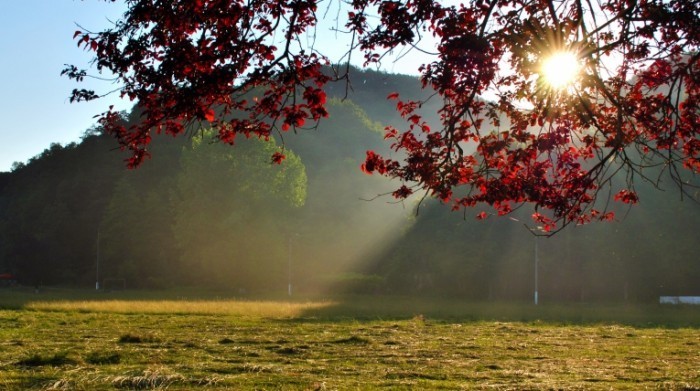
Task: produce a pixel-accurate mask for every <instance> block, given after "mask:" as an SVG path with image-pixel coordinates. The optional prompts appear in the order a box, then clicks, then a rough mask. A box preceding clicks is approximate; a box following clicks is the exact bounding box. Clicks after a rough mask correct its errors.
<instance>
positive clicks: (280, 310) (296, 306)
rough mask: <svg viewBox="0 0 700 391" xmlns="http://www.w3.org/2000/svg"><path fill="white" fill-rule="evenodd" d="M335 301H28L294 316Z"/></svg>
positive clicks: (37, 305)
mask: <svg viewBox="0 0 700 391" xmlns="http://www.w3.org/2000/svg"><path fill="white" fill-rule="evenodd" d="M332 305H335V303H333V302H330V301H327V302H325V301H318V302H304V303H290V302H281V301H240V300H202V301H198V300H195V301H192V300H188V301H185V300H94V301H37V302H31V303H28V304H26V305H25V308H26V309H30V310H38V311H71V312H107V313H120V314H132V313H147V314H197V315H235V316H249V317H255V318H277V319H284V318H294V317H299V316H302V315H303V314H304V313H307V312H309V311H312V310H318V309H322V308H325V307H329V306H332Z"/></svg>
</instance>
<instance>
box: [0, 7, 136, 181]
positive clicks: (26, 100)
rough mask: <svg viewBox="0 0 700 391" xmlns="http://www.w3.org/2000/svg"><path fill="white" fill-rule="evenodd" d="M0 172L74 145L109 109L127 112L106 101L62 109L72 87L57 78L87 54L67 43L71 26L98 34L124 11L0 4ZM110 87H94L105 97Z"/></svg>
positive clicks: (81, 62) (121, 104) (102, 84)
mask: <svg viewBox="0 0 700 391" xmlns="http://www.w3.org/2000/svg"><path fill="white" fill-rule="evenodd" d="M0 6H1V7H0V9H1V10H2V11H1V12H0V118H2V120H0V171H9V170H10V167H11V166H12V163H13V162H15V161H21V162H24V161H26V160H27V159H29V158H31V157H32V156H35V155H37V154H39V153H41V151H43V150H44V149H46V148H47V147H48V146H49V145H51V143H53V142H58V143H61V144H66V143H69V142H72V141H79V139H80V136H81V135H82V134H83V132H84V131H85V130H86V129H88V128H90V127H91V126H92V125H93V124H94V123H95V120H94V118H93V116H94V115H95V114H98V113H100V112H102V111H104V110H105V109H106V108H107V106H109V104H112V103H116V104H117V107H119V108H123V109H126V108H129V107H131V104H130V103H129V102H119V100H118V97H117V96H116V95H115V96H112V97H109V98H107V99H104V100H100V101H97V102H91V103H79V104H76V103H74V104H70V103H68V96H69V95H70V91H71V90H72V89H73V88H75V87H76V84H75V83H74V82H72V81H71V80H68V79H67V78H65V77H61V76H60V73H61V70H63V67H64V64H75V65H77V66H81V65H82V66H85V65H87V64H88V62H89V61H90V59H91V56H90V54H89V53H87V52H84V51H83V50H82V49H79V48H77V46H76V44H75V42H74V41H73V39H72V37H73V32H75V30H76V29H77V28H76V23H79V24H80V25H82V26H84V27H85V28H88V29H90V30H102V29H104V28H106V27H107V26H108V25H109V19H112V20H114V19H116V18H117V17H118V16H119V15H121V14H123V11H124V5H123V4H120V3H119V2H117V3H116V4H115V3H111V2H105V1H98V0H85V1H79V0H20V1H15V0H0ZM109 87H110V84H109V83H105V82H100V83H98V84H96V88H97V90H98V91H103V92H106V91H108V90H109Z"/></svg>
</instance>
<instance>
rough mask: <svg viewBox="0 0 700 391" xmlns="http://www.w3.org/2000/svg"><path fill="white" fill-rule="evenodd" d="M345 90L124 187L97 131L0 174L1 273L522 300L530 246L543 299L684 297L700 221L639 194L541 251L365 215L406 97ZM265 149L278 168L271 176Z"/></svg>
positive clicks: (434, 210) (510, 231)
mask: <svg viewBox="0 0 700 391" xmlns="http://www.w3.org/2000/svg"><path fill="white" fill-rule="evenodd" d="M359 75H360V76H358V77H357V78H356V79H354V85H353V90H352V92H351V93H350V95H349V98H348V99H345V100H343V99H342V98H343V97H344V95H345V89H344V88H343V87H342V86H338V85H333V88H330V87H329V88H327V93H328V96H329V99H330V100H329V105H328V107H329V118H327V119H324V120H322V121H321V123H320V124H319V126H318V127H317V128H314V129H308V130H304V131H300V132H299V134H297V135H286V134H285V137H284V138H277V139H274V138H273V139H272V140H271V141H269V142H265V141H263V140H259V139H257V138H255V137H253V138H250V139H244V138H241V139H240V140H237V146H236V148H229V147H227V146H225V145H221V144H220V143H216V142H215V140H214V132H213V131H212V130H210V129H202V130H200V131H197V132H194V133H192V134H191V136H190V137H189V138H171V137H168V136H161V137H156V138H155V139H154V140H153V142H152V143H151V148H152V152H153V154H154V155H155V156H156V158H154V159H152V160H149V161H148V162H146V163H145V164H144V165H142V166H141V167H140V168H138V169H136V170H128V169H125V168H124V165H123V164H122V162H121V160H122V159H123V155H122V154H121V153H120V151H119V150H118V148H117V147H118V145H117V144H116V142H115V141H114V139H113V138H111V137H110V136H108V135H106V134H104V133H103V132H102V131H101V129H100V128H99V127H96V128H94V129H91V130H89V131H87V132H86V133H85V135H84V137H83V139H82V141H81V142H80V143H74V144H69V145H66V146H61V145H57V144H54V145H52V146H51V147H50V148H48V149H47V150H46V151H44V152H43V153H42V154H40V155H38V156H36V157H35V158H33V159H30V160H29V161H28V162H26V163H21V164H17V165H15V167H14V169H13V170H12V172H9V173H2V174H1V175H0V243H1V245H0V273H3V272H9V273H13V274H15V275H16V276H17V278H18V279H19V280H20V282H21V283H22V284H25V285H50V284H61V285H69V286H84V287H87V286H94V283H95V281H96V280H99V281H100V282H101V283H102V284H103V287H104V284H105V282H106V283H107V287H108V288H109V284H110V281H112V282H113V281H120V284H121V283H122V282H123V284H125V285H126V286H127V287H129V288H166V287H175V286H183V285H187V286H207V287H215V288H221V289H228V290H233V291H235V292H239V293H244V292H245V293H251V294H252V293H254V292H266V293H272V292H278V293H285V292H287V288H288V284H289V283H291V284H292V285H293V287H294V288H293V289H294V291H295V292H303V291H306V292H322V291H326V290H327V291H330V292H336V293H341V292H345V293H347V292H354V293H391V294H428V295H449V296H459V297H465V298H471V299H492V300H498V299H519V300H527V299H529V298H530V297H531V296H532V291H533V289H534V277H535V269H534V257H535V246H537V251H538V261H539V269H538V278H539V291H540V295H541V297H542V298H543V300H544V299H547V300H577V301H578V300H584V301H587V300H652V299H653V298H654V297H656V296H657V295H659V294H699V293H700V292H697V287H696V286H697V281H698V279H699V278H700V263H698V262H697V254H698V249H699V247H698V246H700V244H698V241H697V232H698V224H699V222H700V215H699V213H700V207H698V205H697V204H695V203H693V202H692V201H690V200H687V201H685V202H681V201H680V200H679V197H677V196H676V195H677V194H676V193H673V194H665V193H663V192H658V191H656V190H655V189H652V187H651V186H648V187H639V188H638V193H639V195H640V200H641V201H640V205H639V206H638V207H635V208H633V209H632V210H630V211H629V212H628V213H627V212H626V211H625V210H624V209H622V210H618V211H617V212H618V216H625V214H626V217H624V218H620V221H619V222H611V223H597V224H592V225H587V226H581V227H574V226H572V227H568V228H567V229H566V230H564V231H562V232H560V233H558V234H557V235H555V236H554V237H552V238H536V237H535V236H533V235H532V233H531V232H529V231H528V229H527V228H526V227H525V224H524V222H526V221H529V218H530V217H529V215H530V214H531V213H532V210H525V209H523V210H519V211H516V212H515V213H514V214H513V215H512V216H511V217H512V218H511V219H502V218H501V219H496V218H486V219H484V220H477V219H475V218H474V217H475V216H476V215H477V213H478V211H476V210H469V211H468V212H467V213H466V214H462V213H453V212H450V210H449V208H446V207H445V206H444V205H439V201H427V202H423V203H422V204H421V206H420V209H419V211H418V213H416V206H417V204H418V201H417V199H416V198H410V199H408V200H405V201H403V203H399V204H397V203H395V202H393V200H392V199H391V198H389V197H386V196H385V197H378V198H376V199H373V198H374V197H375V196H377V195H379V194H385V193H388V192H390V191H391V190H392V189H393V187H394V185H395V184H393V183H390V181H387V180H385V179H382V178H378V177H374V176H367V175H364V174H362V173H361V172H360V170H359V167H360V165H361V163H362V162H363V161H364V158H365V151H367V150H370V149H372V150H377V151H384V152H387V151H386V146H384V145H385V144H384V143H383V140H382V129H383V126H384V125H386V124H391V123H392V121H399V120H400V119H398V118H396V116H395V115H394V114H393V111H392V107H391V106H392V105H393V104H394V103H393V102H387V100H386V99H385V98H386V96H387V95H388V94H389V93H391V92H392V91H397V90H399V91H401V92H402V93H407V94H410V93H416V94H419V93H420V89H419V82H418V80H417V79H415V78H412V77H408V76H400V75H388V74H384V73H381V72H369V71H365V72H361V73H359ZM136 111H137V110H136V109H135V110H134V112H133V113H130V114H129V115H125V116H124V120H125V121H127V122H128V121H133V120H135V119H134V117H136V116H138V113H137V112H136ZM282 146H283V147H284V153H285V155H286V159H285V161H284V162H283V164H281V165H274V164H270V163H271V162H270V156H272V154H273V153H274V152H275V151H278V150H280V147H282ZM382 148H384V150H382ZM669 193H670V192H669ZM370 199H373V200H370ZM98 263H99V271H98V270H97V266H98Z"/></svg>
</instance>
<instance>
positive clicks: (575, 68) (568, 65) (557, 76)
mask: <svg viewBox="0 0 700 391" xmlns="http://www.w3.org/2000/svg"><path fill="white" fill-rule="evenodd" d="M579 70H580V69H579V60H578V57H577V56H576V54H574V53H572V52H566V51H562V52H556V53H553V54H552V55H551V56H549V57H547V58H545V59H544V60H543V61H542V66H541V68H540V75H541V76H542V77H544V81H545V83H546V84H547V85H548V86H549V87H551V88H553V89H555V90H561V89H564V88H566V87H569V86H570V85H571V84H572V83H573V82H574V81H575V80H576V79H577V78H578V75H579Z"/></svg>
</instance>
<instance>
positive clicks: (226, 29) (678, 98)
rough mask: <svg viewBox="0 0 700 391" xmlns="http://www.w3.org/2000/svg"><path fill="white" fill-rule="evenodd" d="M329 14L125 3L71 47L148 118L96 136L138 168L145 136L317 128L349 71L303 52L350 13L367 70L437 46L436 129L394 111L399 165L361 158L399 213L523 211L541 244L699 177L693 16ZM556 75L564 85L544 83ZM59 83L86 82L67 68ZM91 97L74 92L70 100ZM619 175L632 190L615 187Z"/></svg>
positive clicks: (538, 7)
mask: <svg viewBox="0 0 700 391" xmlns="http://www.w3.org/2000/svg"><path fill="white" fill-rule="evenodd" d="M333 1H334V0H328V1H327V2H321V1H318V0H282V1H272V0H249V1H234V0H179V1H178V0H173V1H168V2H154V1H148V0H128V1H127V5H128V10H127V11H126V13H125V14H124V16H123V18H122V19H120V20H118V21H117V22H116V23H115V25H114V27H113V28H111V29H109V30H106V31H103V32H89V31H83V30H79V31H76V33H75V36H74V38H75V39H77V40H78V44H79V45H80V46H83V47H85V48H87V49H88V50H91V51H93V52H94V54H95V63H94V64H95V67H96V68H97V70H99V71H110V72H112V73H113V74H114V75H116V78H117V79H118V81H119V83H120V86H121V87H120V91H121V94H122V95H123V96H125V97H128V98H129V99H131V100H137V101H138V103H139V105H140V106H141V107H142V110H143V115H142V118H141V121H140V122H139V123H138V124H135V125H131V126H126V125H124V124H123V122H121V121H120V118H119V115H118V113H116V112H114V111H112V110H109V111H107V112H105V113H103V114H102V115H101V117H100V123H101V124H102V125H103V126H104V128H105V130H106V131H107V132H109V133H110V134H112V135H113V136H114V137H116V138H117V139H118V140H119V142H120V143H121V145H122V146H123V148H125V149H128V150H129V151H131V157H130V159H129V165H131V166H137V165H138V164H140V163H141V162H142V160H143V159H144V158H145V157H147V156H148V149H147V147H148V144H149V142H150V140H151V134H152V132H156V133H160V132H165V133H169V134H173V135H178V134H182V133H184V132H186V131H187V129H188V127H189V126H196V125H197V124H198V123H201V122H206V123H210V124H211V125H213V126H214V127H215V128H216V129H217V130H218V137H219V139H220V140H221V141H222V142H225V143H229V144H233V143H234V140H235V137H236V136H237V135H238V134H243V135H245V136H246V137H248V136H251V135H254V136H258V137H263V138H268V137H270V136H271V135H272V134H273V133H275V132H284V131H287V130H288V129H295V130H296V129H297V128H300V127H303V126H304V125H306V124H308V123H309V121H318V120H319V119H321V118H323V117H325V116H326V115H327V111H326V107H325V104H326V95H325V92H324V90H323V88H324V85H325V84H326V83H328V82H329V81H331V80H334V79H336V80H337V79H344V78H346V77H347V76H348V75H347V73H346V72H345V71H346V70H348V69H349V67H346V66H342V67H338V68H336V69H335V72H325V71H324V69H325V67H326V66H330V65H331V64H330V63H329V60H328V59H327V58H326V57H324V55H323V54H322V50H323V48H315V47H309V46H307V45H305V44H303V42H307V41H306V40H305V39H304V34H306V33H308V32H310V31H313V30H314V29H315V28H316V27H317V24H318V21H319V18H320V16H319V15H318V14H317V11H318V9H319V6H321V5H322V4H323V6H328V5H329V4H330V5H337V6H338V7H340V8H341V9H344V11H340V12H341V19H342V18H344V19H342V21H341V22H340V30H342V31H343V32H346V33H347V34H349V36H350V37H351V39H352V51H355V52H360V53H361V55H362V56H364V65H365V66H370V65H373V64H375V63H378V62H380V61H381V60H382V58H383V56H384V55H385V54H386V53H387V52H389V51H392V50H400V49H402V48H410V47H415V48H416V49H415V50H419V49H418V46H419V44H420V41H421V39H422V37H424V36H432V37H433V38H434V39H435V40H436V41H437V44H436V45H434V46H433V49H432V52H426V61H425V64H424V65H422V66H421V67H420V68H419V70H418V71H419V72H420V75H421V80H422V83H423V86H424V87H425V88H426V89H428V90H430V91H433V92H434V94H432V97H431V98H430V99H433V100H437V101H439V106H440V107H439V110H438V114H439V118H440V123H439V124H429V123H427V122H426V121H425V120H424V117H423V116H422V115H421V114H420V112H419V110H418V109H419V108H420V107H421V106H423V104H424V103H426V102H425V100H411V97H399V96H398V94H391V95H390V96H389V99H396V100H397V109H398V111H399V113H400V114H401V115H402V116H403V117H404V118H405V119H406V126H405V128H404V129H397V128H394V127H388V128H387V131H386V138H387V139H389V140H391V142H392V148H393V149H394V150H395V151H396V152H399V153H398V154H396V156H400V158H386V157H382V156H380V155H379V154H377V153H375V152H372V151H368V152H367V159H366V162H365V163H364V165H363V167H362V168H363V170H364V171H366V172H367V173H375V172H376V173H379V174H381V175H386V176H389V177H394V178H398V179H400V180H401V181H402V182H403V185H402V186H401V187H400V188H399V189H397V190H396V191H395V192H394V193H393V194H394V196H396V197H397V198H405V197H408V196H410V195H411V194H413V193H414V192H416V191H419V190H422V191H425V193H424V194H426V195H431V196H435V197H437V198H439V199H441V200H442V201H443V202H445V203H449V204H451V205H452V207H453V208H454V209H455V210H458V209H463V208H466V207H472V206H476V205H482V204H486V205H490V206H492V207H493V208H494V213H495V214H498V215H503V214H508V213H509V212H510V211H512V210H513V209H514V208H515V207H517V205H520V204H523V203H529V204H532V205H533V206H534V208H535V213H534V214H533V219H534V220H535V222H536V224H538V225H540V226H542V227H543V228H544V230H545V231H548V232H549V231H552V230H556V229H558V228H560V227H562V226H564V225H566V224H569V223H572V222H573V223H586V222H589V221H591V220H609V219H612V218H613V214H612V212H611V211H610V208H609V205H608V203H607V202H601V203H596V199H598V198H601V195H605V194H610V196H609V197H610V198H613V199H614V200H616V201H619V202H622V203H626V204H634V203H636V202H637V201H638V196H637V194H636V192H635V190H634V181H635V180H639V179H640V178H646V173H645V169H647V168H648V167H649V166H652V165H660V166H662V167H665V168H666V170H668V172H669V173H670V174H671V177H672V178H674V179H675V181H676V182H677V183H678V184H680V185H681V186H684V185H685V181H684V178H683V177H682V176H683V175H682V174H681V169H682V168H683V167H684V168H686V169H689V171H688V172H691V173H697V172H698V170H700V160H699V159H698V155H699V153H700V140H699V139H698V128H699V126H698V125H700V123H699V122H700V118H699V113H698V102H699V100H698V99H699V96H698V95H699V91H700V77H699V76H698V68H699V65H698V58H699V56H700V54H699V53H698V45H699V43H700V27H699V26H700V17H699V16H698V15H700V2H697V1H687V0H670V1H669V0H603V1H599V2H589V1H582V0H561V1H546V0H473V1H467V2H465V4H464V5H459V6H453V5H446V4H443V2H441V1H436V0H408V1H386V0H348V1H340V0H336V1H337V3H333ZM329 2H331V3H329ZM343 7H344V8H343ZM319 14H320V13H319ZM280 37H282V39H280ZM280 41H281V44H280ZM317 49H319V50H321V52H318V51H317ZM552 57H555V58H561V59H564V60H566V59H568V63H567V62H564V63H559V64H560V65H557V64H558V63H555V64H554V65H551V63H550V62H549V59H550V58H552ZM552 68H553V69H554V71H560V70H562V69H561V68H567V70H575V72H571V73H570V75H569V77H568V78H560V77H554V76H552V75H550V73H552V72H554V71H551V70H550V69H552ZM64 73H66V74H67V75H68V76H69V77H72V78H74V79H76V80H78V81H80V80H81V79H83V78H84V77H86V76H87V75H88V73H87V71H86V70H80V69H78V68H77V67H75V66H69V67H68V68H67V69H66V70H65V71H64ZM97 97H98V95H97V94H95V93H94V92H93V91H87V90H78V89H76V90H75V91H74V92H73V96H72V100H89V99H94V98H97ZM486 98H489V99H486ZM207 125H208V124H207ZM283 158H284V155H283V151H279V152H276V153H275V154H274V155H273V156H272V159H273V161H275V162H281V161H282V159H283ZM616 175H620V176H622V177H623V178H626V185H625V186H622V187H619V186H617V185H613V184H612V181H611V179H612V178H613V177H614V176H616ZM647 179H650V180H652V181H656V180H657V179H656V178H647ZM602 190H607V191H602ZM609 192H611V193H609ZM602 198H605V197H602ZM487 215H488V214H487V213H486V212H482V213H480V214H479V215H478V217H479V218H484V217H486V216H487Z"/></svg>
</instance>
